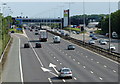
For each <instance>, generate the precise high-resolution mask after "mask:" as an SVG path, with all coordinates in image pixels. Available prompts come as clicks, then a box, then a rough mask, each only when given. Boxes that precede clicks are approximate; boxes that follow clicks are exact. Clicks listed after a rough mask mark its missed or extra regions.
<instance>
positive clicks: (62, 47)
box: [19, 30, 118, 84]
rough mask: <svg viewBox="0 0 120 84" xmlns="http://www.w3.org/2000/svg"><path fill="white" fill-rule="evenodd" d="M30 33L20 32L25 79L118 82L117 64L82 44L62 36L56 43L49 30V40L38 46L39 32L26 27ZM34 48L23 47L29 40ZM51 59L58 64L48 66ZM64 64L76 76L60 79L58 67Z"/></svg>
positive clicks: (29, 80)
mask: <svg viewBox="0 0 120 84" xmlns="http://www.w3.org/2000/svg"><path fill="white" fill-rule="evenodd" d="M25 32H26V34H27V36H28V37H24V36H20V35H19V37H20V39H21V58H22V59H21V61H22V68H23V69H22V70H23V81H24V82H49V83H53V84H54V83H56V82H61V83H62V82H63V83H64V82H68V83H71V84H72V83H73V82H118V64H117V63H115V62H113V61H111V60H109V59H107V58H104V57H103V56H101V55H98V54H96V53H93V52H91V51H89V50H86V49H84V48H81V47H79V46H77V45H75V44H73V43H70V42H68V41H65V40H63V39H61V43H60V44H59V43H58V44H55V43H53V36H54V35H52V34H50V33H48V41H47V42H41V44H42V48H35V42H38V41H39V35H35V32H34V31H33V32H30V31H29V30H25ZM28 41H29V43H30V45H31V48H23V45H24V43H26V42H28ZM69 44H73V45H75V47H76V49H75V50H73V51H72V50H67V49H66V48H67V45H69ZM50 63H52V64H54V65H56V67H54V68H53V67H49V64H50ZM62 67H68V68H71V69H72V72H73V79H59V78H58V77H57V76H58V70H59V69H60V68H62Z"/></svg>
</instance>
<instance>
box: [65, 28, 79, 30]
mask: <svg viewBox="0 0 120 84" xmlns="http://www.w3.org/2000/svg"><path fill="white" fill-rule="evenodd" d="M64 30H71V31H80V29H79V28H64Z"/></svg>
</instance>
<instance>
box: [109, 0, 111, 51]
mask: <svg viewBox="0 0 120 84" xmlns="http://www.w3.org/2000/svg"><path fill="white" fill-rule="evenodd" d="M110 44H111V13H110V0H109V51H111V50H110Z"/></svg>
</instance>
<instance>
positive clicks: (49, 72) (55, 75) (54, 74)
mask: <svg viewBox="0 0 120 84" xmlns="http://www.w3.org/2000/svg"><path fill="white" fill-rule="evenodd" d="M49 73H51V74H52V75H54V76H56V77H58V75H56V74H55V73H53V72H51V71H49Z"/></svg>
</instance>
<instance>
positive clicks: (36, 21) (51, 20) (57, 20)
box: [15, 18, 63, 24]
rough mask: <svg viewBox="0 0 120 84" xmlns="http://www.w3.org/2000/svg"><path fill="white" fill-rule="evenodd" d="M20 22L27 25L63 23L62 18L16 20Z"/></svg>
mask: <svg viewBox="0 0 120 84" xmlns="http://www.w3.org/2000/svg"><path fill="white" fill-rule="evenodd" d="M15 20H18V21H20V24H25V23H26V24H27V23H59V24H61V23H63V20H62V19H61V18H15Z"/></svg>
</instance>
